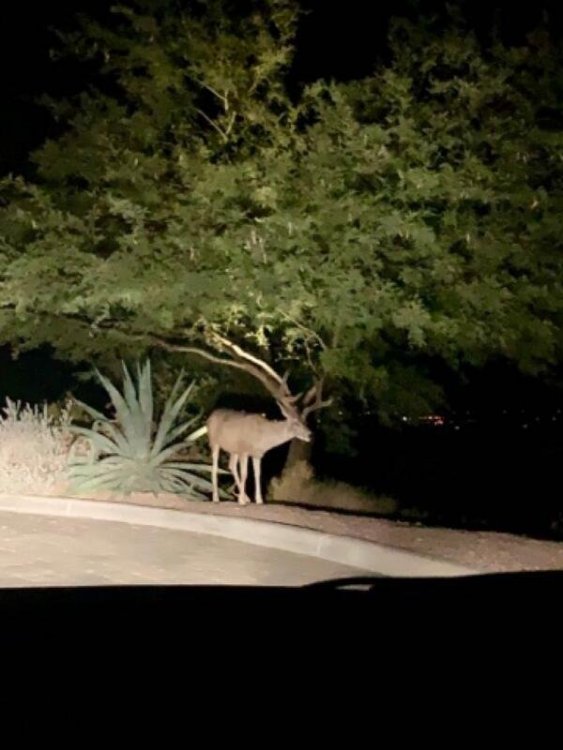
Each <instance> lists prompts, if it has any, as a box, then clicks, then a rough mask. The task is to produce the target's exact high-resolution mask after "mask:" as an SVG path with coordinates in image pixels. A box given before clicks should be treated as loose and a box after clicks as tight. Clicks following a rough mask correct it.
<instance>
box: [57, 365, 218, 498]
mask: <svg viewBox="0 0 563 750" xmlns="http://www.w3.org/2000/svg"><path fill="white" fill-rule="evenodd" d="M97 376H98V379H99V380H100V382H101V384H102V385H103V386H104V388H105V390H106V391H107V392H108V394H109V396H110V399H111V401H112V404H113V406H114V408H115V413H116V421H115V422H114V421H112V420H110V419H108V418H107V417H106V416H104V415H103V414H101V413H100V412H98V411H96V410H95V409H93V408H92V407H89V406H88V405H87V404H82V403H81V402H77V403H79V404H80V406H82V407H83V408H84V409H85V411H86V412H87V413H88V414H89V415H90V416H91V417H92V418H94V419H95V423H94V425H93V426H92V428H86V427H75V428H74V432H75V433H76V434H78V435H81V436H83V437H85V438H87V439H88V440H89V441H90V444H91V446H92V448H93V454H91V455H90V456H88V457H84V456H81V457H76V456H75V457H73V458H72V459H71V460H70V461H69V467H68V475H69V479H70V480H71V482H72V484H73V486H74V487H75V488H76V489H77V490H81V491H85V490H94V489H104V490H110V491H118V492H125V493H128V492H134V491H149V492H176V493H181V494H184V495H187V496H189V497H192V498H196V499H203V498H205V494H204V493H205V492H211V490H212V486H211V483H210V482H209V480H208V479H204V478H203V477H201V476H199V475H198V474H197V473H196V472H202V471H203V472H209V471H210V470H211V467H210V466H209V465H208V464H194V463H188V462H184V461H179V460H178V459H177V458H176V457H177V455H178V452H179V451H180V450H181V449H182V448H184V447H187V446H189V445H191V444H192V443H193V442H194V441H195V440H197V439H198V438H200V437H201V436H202V435H204V434H205V433H206V431H207V429H206V427H200V428H198V429H196V430H194V431H192V432H191V433H190V434H189V435H188V436H187V437H184V439H183V440H179V438H180V437H181V436H182V435H184V434H185V433H186V432H187V431H188V430H189V428H190V427H191V426H192V425H193V422H194V420H193V419H190V420H188V421H186V422H184V423H182V424H180V425H176V424H175V423H176V421H177V419H178V417H179V415H180V413H181V411H182V409H183V407H184V406H185V404H186V402H187V400H188V398H189V396H190V394H191V392H192V389H193V383H191V384H190V385H189V386H188V387H187V388H185V389H183V390H182V389H181V384H182V374H180V376H179V377H178V379H177V380H176V383H175V384H174V387H173V388H172V391H171V393H170V395H169V397H168V399H167V400H166V403H165V405H164V409H163V411H162V415H161V418H160V421H159V423H158V426H157V428H156V431H154V430H153V413H154V402H153V394H152V380H151V368H150V363H149V362H148V361H147V362H146V363H145V364H144V365H143V366H140V365H139V366H137V370H136V383H135V381H134V380H133V378H132V376H131V374H130V372H129V370H128V369H127V366H126V365H125V364H124V363H123V392H120V391H119V390H118V388H116V386H114V385H113V383H111V381H110V380H109V379H108V378H106V377H105V376H103V375H102V374H101V373H99V372H97ZM153 432H154V438H153Z"/></svg>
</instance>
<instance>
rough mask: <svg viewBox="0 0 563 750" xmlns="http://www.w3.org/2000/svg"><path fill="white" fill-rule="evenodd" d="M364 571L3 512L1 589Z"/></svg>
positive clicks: (188, 537) (296, 579) (120, 526)
mask: <svg viewBox="0 0 563 750" xmlns="http://www.w3.org/2000/svg"><path fill="white" fill-rule="evenodd" d="M362 573H363V571H361V570H359V569H357V568H351V567H347V566H345V565H340V564H338V563H332V562H328V561H326V560H319V559H317V558H312V557H306V556H304V555H297V554H293V553H291V552H283V551H279V550H274V549H268V548H265V547H256V546H254V545H251V544H245V543H243V542H237V541H231V540H229V539H222V538H220V537H213V536H206V535H204V534H194V533H190V532H185V531H173V530H170V529H160V528H156V527H151V526H133V525H129V524H125V523H111V522H107V521H90V520H84V519H70V518H53V517H46V516H33V515H27V514H19V513H8V512H0V587H14V586H15V587H18V586H67V585H70V586H85V585H86V586H97V585H106V584H108V585H111V584H183V583H184V584H239V585H247V584H248V585H290V586H293V585H296V586H297V585H301V584H305V583H309V582H312V581H318V580H322V579H326V578H333V577H344V576H348V575H361V574H362Z"/></svg>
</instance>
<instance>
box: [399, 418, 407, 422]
mask: <svg viewBox="0 0 563 750" xmlns="http://www.w3.org/2000/svg"><path fill="white" fill-rule="evenodd" d="M401 419H402V420H403V422H408V420H409V418H408V417H401Z"/></svg>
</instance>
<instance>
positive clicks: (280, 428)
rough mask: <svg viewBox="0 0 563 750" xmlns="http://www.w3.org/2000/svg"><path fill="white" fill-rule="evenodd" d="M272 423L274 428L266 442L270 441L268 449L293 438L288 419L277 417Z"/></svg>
mask: <svg viewBox="0 0 563 750" xmlns="http://www.w3.org/2000/svg"><path fill="white" fill-rule="evenodd" d="M270 424H271V425H272V429H271V432H270V434H269V435H268V438H267V439H266V442H267V443H268V448H267V450H270V448H275V447H276V446H278V445H283V444H284V443H287V442H289V441H290V440H291V439H292V438H293V433H292V431H291V427H290V424H289V422H288V420H287V419H277V420H275V421H273V422H270Z"/></svg>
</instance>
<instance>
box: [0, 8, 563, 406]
mask: <svg viewBox="0 0 563 750" xmlns="http://www.w3.org/2000/svg"><path fill="white" fill-rule="evenodd" d="M192 5H193V7H192V10H191V12H190V13H189V14H187V13H183V12H182V11H181V10H179V9H178V8H177V7H176V4H175V3H168V4H165V3H152V2H147V1H144V2H137V3H134V4H131V5H130V6H129V7H127V8H124V7H118V8H116V9H115V21H114V22H113V23H112V24H111V25H108V26H103V25H101V24H99V23H96V22H94V21H92V20H90V19H88V18H84V19H82V22H81V26H80V29H79V30H77V31H76V33H74V34H70V35H67V36H65V37H64V38H63V43H62V47H61V53H64V54H75V55H77V56H78V58H79V59H81V60H84V59H88V60H90V61H93V62H94V63H95V64H97V65H98V66H99V71H100V76H99V85H98V86H97V87H96V88H94V89H92V90H89V91H86V92H84V93H83V94H82V95H81V96H80V97H79V98H78V99H76V100H72V101H66V102H50V103H49V105H50V106H51V107H52V111H53V113H54V115H55V116H57V117H59V118H60V119H61V122H62V123H63V124H64V132H63V133H62V135H61V136H60V137H59V138H57V139H55V140H52V141H49V142H47V143H45V144H44V145H43V146H42V147H41V148H40V149H39V150H38V151H37V152H36V153H35V154H34V155H33V159H34V162H35V164H36V177H35V179H34V180H33V181H28V182H25V181H24V180H22V179H21V178H17V177H10V178H7V179H5V180H3V181H2V183H1V184H0V200H1V208H0V254H1V258H2V265H3V273H2V277H1V280H0V290H1V296H0V300H1V302H0V305H1V309H0V336H1V337H2V339H3V340H4V341H6V342H10V343H12V344H13V345H20V346H22V345H23V346H27V347H33V346H37V345H38V344H41V343H45V342H48V343H50V344H52V345H53V346H54V347H55V348H56V349H57V351H58V352H60V353H61V355H62V356H64V357H66V358H70V359H73V358H74V359H84V358H85V357H91V358H103V357H108V356H110V357H114V358H116V359H117V358H119V357H121V356H123V355H126V354H128V353H133V352H137V353H142V350H143V349H146V348H148V347H150V346H151V345H152V344H151V337H152V336H157V337H162V338H164V339H166V340H168V341H179V342H188V343H197V342H204V343H205V341H206V340H207V338H206V337H207V336H208V335H209V332H213V331H216V332H218V333H220V334H221V335H224V336H227V337H228V338H229V339H231V340H233V341H237V342H239V343H241V344H243V345H244V346H246V347H247V348H249V349H251V350H253V351H256V352H257V353H259V354H260V355H261V356H264V357H266V358H268V359H270V361H272V362H273V363H274V365H276V366H280V367H285V366H287V365H291V366H293V368H294V369H295V370H296V371H297V373H298V374H300V375H301V376H302V377H305V376H306V375H307V374H311V373H315V374H316V375H317V376H323V377H325V378H326V379H327V381H328V382H329V384H330V385H331V387H332V389H333V391H334V392H336V393H352V394H354V395H355V396H356V397H359V398H360V399H362V400H363V401H364V402H365V403H366V404H373V405H374V407H375V408H377V409H378V411H379V413H380V415H381V416H382V417H389V416H390V415H391V414H392V413H393V412H394V411H397V410H398V409H400V410H401V412H403V413H404V412H405V411H407V412H411V413H421V412H422V411H424V410H426V409H427V408H428V407H429V406H430V405H433V404H435V403H437V402H439V400H440V398H441V390H440V383H439V382H438V381H437V380H436V378H435V377H434V376H433V374H432V367H431V365H432V363H435V362H437V363H440V364H441V365H442V366H445V367H447V368H452V369H454V370H456V369H457V370H459V369H462V368H463V367H465V366H466V365H472V366H478V367H479V366H482V365H484V364H485V363H486V362H488V361H490V360H491V359H499V358H500V359H504V360H506V361H509V362H512V363H513V364H514V366H516V367H518V368H519V369H521V370H522V371H524V372H527V373H531V374H534V375H537V374H540V373H542V372H545V371H546V370H548V369H549V368H550V367H553V366H554V365H555V364H557V362H559V361H560V357H561V344H562V340H561V316H562V311H563V294H562V286H561V279H562V278H563V276H562V271H563V262H562V259H563V254H562V249H563V248H562V235H561V232H560V226H561V219H560V217H561V215H562V209H563V161H562V159H563V157H562V153H563V152H562V145H563V97H562V96H561V94H562V92H563V75H562V71H563V67H562V66H561V63H562V60H561V53H560V51H559V50H558V49H557V46H556V45H553V44H552V43H551V41H550V38H549V35H548V33H547V32H546V31H545V30H542V29H540V30H538V31H537V32H536V33H535V34H534V35H532V36H531V37H530V38H529V40H528V43H527V44H526V46H524V47H521V48H507V47H505V46H503V45H502V44H501V43H500V42H499V41H497V40H495V39H492V41H491V42H490V43H489V44H487V45H486V46H484V45H483V43H482V41H479V40H478V39H477V38H476V37H475V36H474V35H473V34H472V33H471V32H470V31H468V30H467V29H466V28H465V27H464V25H463V21H462V20H460V19H452V21H451V23H450V25H449V27H448V28H445V29H444V28H441V29H440V30H439V33H437V31H436V28H435V25H434V24H435V22H433V21H432V20H431V19H429V20H428V21H427V22H426V23H417V25H416V26H415V25H413V24H412V23H410V22H407V21H405V20H401V19H399V20H397V21H395V22H394V23H393V25H392V31H391V36H390V50H391V55H390V60H389V61H388V62H387V63H385V64H381V65H380V66H379V67H377V69H376V70H374V72H373V74H372V75H370V76H368V77H367V78H365V79H362V80H354V81H348V82H334V81H324V80H319V81H316V82H314V83H313V84H310V85H307V86H304V87H300V88H299V87H295V86H289V85H288V74H289V72H290V70H291V64H292V58H293V54H294V50H295V43H296V42H295V34H296V29H297V27H298V21H299V14H298V10H297V7H296V5H295V4H294V3H293V2H291V0H264V1H263V2H250V0H249V2H247V3H244V4H242V6H241V5H240V4H237V7H238V8H239V10H237V12H236V13H235V12H233V9H232V7H231V5H229V3H228V2H226V1H225V0H215V1H214V2H206V3H199V2H195V3H193V4H192ZM240 7H242V10H240ZM296 88H299V90H297V91H296Z"/></svg>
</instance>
